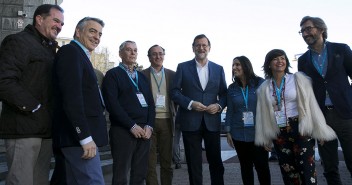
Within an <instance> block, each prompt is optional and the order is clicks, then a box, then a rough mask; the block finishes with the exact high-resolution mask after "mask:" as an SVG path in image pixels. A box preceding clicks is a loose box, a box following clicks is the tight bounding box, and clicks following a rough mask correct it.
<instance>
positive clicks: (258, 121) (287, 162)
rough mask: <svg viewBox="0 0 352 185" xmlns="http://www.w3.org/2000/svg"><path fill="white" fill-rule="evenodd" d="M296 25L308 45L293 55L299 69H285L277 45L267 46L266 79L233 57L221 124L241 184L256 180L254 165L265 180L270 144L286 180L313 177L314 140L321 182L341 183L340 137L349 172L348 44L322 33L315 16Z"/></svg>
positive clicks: (351, 94) (311, 180)
mask: <svg viewBox="0 0 352 185" xmlns="http://www.w3.org/2000/svg"><path fill="white" fill-rule="evenodd" d="M300 27H301V30H300V31H299V34H301V35H302V37H303V39H304V41H305V42H306V43H307V45H308V51H307V52H306V53H304V54H303V55H302V56H301V57H299V59H298V71H299V72H296V73H294V74H292V73H291V72H290V71H289V68H290V67H291V66H290V62H289V59H288V57H287V55H286V53H285V52H284V51H283V50H281V49H273V50H271V51H269V52H268V53H267V55H266V57H265V60H264V65H263V71H264V75H265V81H264V80H263V79H262V78H260V77H258V76H257V75H255V74H254V72H253V69H252V65H251V62H250V61H249V59H248V58H247V57H245V56H239V57H236V58H234V60H233V63H232V79H233V83H232V84H231V85H230V86H229V88H228V92H227V113H226V130H227V132H228V134H227V140H228V143H229V145H230V146H232V147H233V148H235V149H236V152H237V154H238V158H239V161H240V166H241V174H242V180H243V184H254V175H253V167H255V169H256V171H257V174H258V180H259V182H260V184H271V180H270V179H271V178H270V169H269V166H268V151H271V150H272V145H273V146H274V149H275V152H276V154H277V156H278V161H279V166H280V170H281V173H282V178H283V181H284V183H285V184H286V185H289V184H295V185H296V184H297V185H300V184H317V174H316V170H315V156H314V154H315V144H316V142H317V143H318V149H319V154H320V156H321V159H322V164H323V167H324V176H325V178H326V180H327V183H328V184H329V185H333V184H339V185H340V184H343V183H342V182H341V178H340V175H339V167H338V166H339V160H338V140H339V141H340V144H341V148H342V151H343V154H344V157H345V162H346V166H347V169H348V170H349V172H350V174H351V177H352V147H351V146H352V145H351V144H352V143H351V136H352V107H351V106H352V104H351V102H352V85H351V82H350V81H349V78H350V79H351V78H352V51H351V49H350V48H349V47H348V46H347V45H346V44H341V43H332V42H328V41H327V40H326V39H327V26H326V24H325V23H324V21H323V20H322V19H321V18H318V17H310V16H306V17H303V19H302V20H301V23H300ZM337 138H338V140H337Z"/></svg>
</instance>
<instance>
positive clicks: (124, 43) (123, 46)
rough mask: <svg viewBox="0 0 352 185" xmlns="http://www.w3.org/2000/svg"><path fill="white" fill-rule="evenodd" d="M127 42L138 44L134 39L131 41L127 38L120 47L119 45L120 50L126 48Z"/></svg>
mask: <svg viewBox="0 0 352 185" xmlns="http://www.w3.org/2000/svg"><path fill="white" fill-rule="evenodd" d="M127 43H132V44H136V42H134V41H131V40H126V41H125V42H123V43H122V44H121V45H120V47H119V51H122V50H123V48H125V46H126V44H127Z"/></svg>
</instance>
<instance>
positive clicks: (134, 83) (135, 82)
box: [119, 64, 139, 92]
mask: <svg viewBox="0 0 352 185" xmlns="http://www.w3.org/2000/svg"><path fill="white" fill-rule="evenodd" d="M119 67H121V68H122V69H123V70H125V72H126V73H127V76H128V77H129V78H130V80H131V81H132V83H133V85H134V86H135V87H136V88H137V91H138V92H139V88H138V73H137V71H133V72H134V73H136V81H134V80H133V79H132V77H131V76H130V75H129V74H128V71H127V69H126V68H125V67H124V66H123V65H122V64H120V65H119Z"/></svg>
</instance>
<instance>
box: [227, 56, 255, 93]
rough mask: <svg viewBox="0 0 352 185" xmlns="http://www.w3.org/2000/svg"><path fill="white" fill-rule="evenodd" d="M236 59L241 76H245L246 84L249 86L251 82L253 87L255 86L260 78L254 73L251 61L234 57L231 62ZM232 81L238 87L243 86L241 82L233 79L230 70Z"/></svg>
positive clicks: (241, 57)
mask: <svg viewBox="0 0 352 185" xmlns="http://www.w3.org/2000/svg"><path fill="white" fill-rule="evenodd" d="M236 59H237V60H238V61H240V64H241V67H242V70H243V74H244V76H245V80H246V84H247V85H249V84H250V81H253V82H254V85H255V86H257V85H258V83H259V79H260V78H259V77H258V76H257V75H256V74H255V73H254V71H253V67H252V63H251V61H250V60H249V59H248V58H247V57H245V56H238V57H235V58H234V59H233V60H232V61H234V60H236ZM232 81H233V82H236V83H237V84H238V85H239V86H240V87H242V86H243V84H242V82H241V80H240V79H239V78H237V77H235V75H234V74H233V70H232Z"/></svg>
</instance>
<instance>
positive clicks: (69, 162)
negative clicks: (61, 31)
mask: <svg viewBox="0 0 352 185" xmlns="http://www.w3.org/2000/svg"><path fill="white" fill-rule="evenodd" d="M103 27H104V22H103V21H102V20H100V19H98V18H93V17H85V18H83V19H82V20H80V21H79V22H78V24H77V26H76V29H75V33H74V40H72V41H71V43H70V44H68V45H65V46H62V47H61V49H60V50H59V51H58V54H57V56H56V58H55V61H54V78H53V82H54V97H55V102H54V119H53V120H54V122H53V145H54V147H58V148H61V152H62V154H63V155H64V159H65V166H66V168H65V169H66V181H67V184H75V185H76V184H82V185H87V184H104V178H103V173H102V169H101V166H100V156H99V150H98V146H104V145H107V144H108V137H107V136H108V135H107V128H106V121H105V116H104V114H103V112H104V101H103V99H102V96H101V93H100V89H99V87H98V83H97V78H96V75H95V72H94V69H93V66H92V63H91V62H90V54H91V52H92V51H93V50H94V49H95V48H96V47H97V46H98V44H99V42H100V38H101V35H102V29H103Z"/></svg>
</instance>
